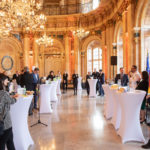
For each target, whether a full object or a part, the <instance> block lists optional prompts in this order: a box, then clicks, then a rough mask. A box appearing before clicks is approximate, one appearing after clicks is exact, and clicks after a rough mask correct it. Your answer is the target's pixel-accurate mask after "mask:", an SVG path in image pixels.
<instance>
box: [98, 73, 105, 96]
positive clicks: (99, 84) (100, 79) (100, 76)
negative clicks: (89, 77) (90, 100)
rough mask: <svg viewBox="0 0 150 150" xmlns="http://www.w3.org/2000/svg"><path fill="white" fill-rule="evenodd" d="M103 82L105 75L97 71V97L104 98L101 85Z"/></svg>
mask: <svg viewBox="0 0 150 150" xmlns="http://www.w3.org/2000/svg"><path fill="white" fill-rule="evenodd" d="M104 82H105V74H104V73H103V71H102V70H99V75H98V89H99V96H104V90H103V87H102V85H103V84H104Z"/></svg>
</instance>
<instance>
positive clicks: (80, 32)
mask: <svg viewBox="0 0 150 150" xmlns="http://www.w3.org/2000/svg"><path fill="white" fill-rule="evenodd" d="M89 33H90V32H89V31H86V30H84V29H83V28H82V27H81V22H80V19H79V21H78V29H77V30H75V31H73V35H74V36H75V35H76V36H78V38H79V39H82V38H83V37H86V36H88V34H89Z"/></svg>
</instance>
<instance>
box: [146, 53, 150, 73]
mask: <svg viewBox="0 0 150 150" xmlns="http://www.w3.org/2000/svg"><path fill="white" fill-rule="evenodd" d="M146 71H147V72H148V73H149V71H150V68H149V53H147V62H146Z"/></svg>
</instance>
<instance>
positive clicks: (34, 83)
mask: <svg viewBox="0 0 150 150" xmlns="http://www.w3.org/2000/svg"><path fill="white" fill-rule="evenodd" d="M32 78H33V80H32V86H33V91H34V109H37V101H38V93H37V91H38V84H39V83H40V79H39V68H35V69H34V71H33V73H32Z"/></svg>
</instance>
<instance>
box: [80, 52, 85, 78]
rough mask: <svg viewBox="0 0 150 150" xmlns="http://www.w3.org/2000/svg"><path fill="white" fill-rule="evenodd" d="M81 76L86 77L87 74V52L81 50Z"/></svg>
mask: <svg viewBox="0 0 150 150" xmlns="http://www.w3.org/2000/svg"><path fill="white" fill-rule="evenodd" d="M81 76H82V78H84V77H85V76H86V72H85V52H84V51H82V52H81Z"/></svg>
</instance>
